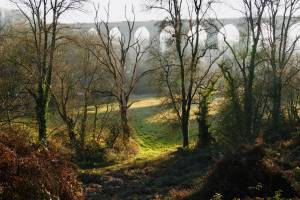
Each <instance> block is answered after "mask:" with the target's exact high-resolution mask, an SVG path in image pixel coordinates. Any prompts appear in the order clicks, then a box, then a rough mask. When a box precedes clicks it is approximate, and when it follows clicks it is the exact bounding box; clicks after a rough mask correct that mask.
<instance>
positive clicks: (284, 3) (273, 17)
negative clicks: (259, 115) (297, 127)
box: [262, 0, 300, 135]
mask: <svg viewBox="0 0 300 200" xmlns="http://www.w3.org/2000/svg"><path fill="white" fill-rule="evenodd" d="M267 8H268V12H267V14H266V22H265V26H266V27H265V29H266V31H265V35H263V37H264V40H263V41H262V45H263V47H264V51H265V54H266V57H267V59H268V64H269V66H270V68H271V69H270V71H269V73H270V74H271V90H270V92H271V94H270V98H271V104H272V108H271V116H272V121H271V131H272V132H273V133H274V134H276V135H278V134H279V132H280V127H281V124H282V122H281V121H282V120H283V118H282V114H283V111H282V93H283V92H282V90H283V88H284V87H286V86H287V84H288V83H289V82H290V81H291V79H292V78H293V77H295V76H296V75H297V74H298V72H299V70H300V68H299V64H298V62H297V61H298V60H295V59H296V57H295V53H296V52H295V49H296V47H297V43H298V41H299V36H296V37H294V38H293V37H292V36H291V35H290V34H291V32H292V28H293V25H295V24H296V23H297V20H296V15H298V11H299V9H300V1H299V0H278V1H271V0H269V2H268V7H267ZM295 61H296V62H295Z"/></svg>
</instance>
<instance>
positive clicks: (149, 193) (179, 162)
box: [80, 149, 212, 200]
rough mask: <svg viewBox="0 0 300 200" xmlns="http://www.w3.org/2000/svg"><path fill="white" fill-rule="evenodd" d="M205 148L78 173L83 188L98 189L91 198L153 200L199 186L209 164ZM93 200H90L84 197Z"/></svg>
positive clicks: (209, 160)
mask: <svg viewBox="0 0 300 200" xmlns="http://www.w3.org/2000/svg"><path fill="white" fill-rule="evenodd" d="M211 155H212V152H211V151H210V150H208V149H206V150H199V151H190V150H182V149H178V150H177V151H176V152H173V153H169V154H167V155H165V156H163V157H161V159H158V160H154V161H145V162H136V163H131V164H130V165H129V166H120V168H118V169H112V170H107V171H104V172H102V173H97V171H95V170H93V171H91V172H90V173H89V172H85V173H83V174H81V176H80V178H81V180H82V181H83V183H84V184H85V185H89V184H99V185H101V187H102V190H101V192H99V193H98V196H97V198H95V199H122V200H123V199H124V200H126V199H141V200H147V199H155V198H164V197H167V196H170V195H171V196H172V191H173V190H176V191H179V190H191V189H193V187H194V186H195V185H200V184H201V182H202V179H203V177H204V176H205V174H206V172H207V171H208V169H209V168H210V166H211V164H212V156H211ZM88 199H93V198H88Z"/></svg>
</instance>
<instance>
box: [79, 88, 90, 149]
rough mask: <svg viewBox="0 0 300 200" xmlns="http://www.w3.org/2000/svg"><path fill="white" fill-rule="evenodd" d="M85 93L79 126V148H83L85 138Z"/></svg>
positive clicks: (86, 108) (86, 107) (86, 109)
mask: <svg viewBox="0 0 300 200" xmlns="http://www.w3.org/2000/svg"><path fill="white" fill-rule="evenodd" d="M87 111H88V105H87V94H85V95H84V107H83V117H82V120H81V128H80V148H81V149H84V145H85V138H86V123H87Z"/></svg>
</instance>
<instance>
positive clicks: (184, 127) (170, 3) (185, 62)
mask: <svg viewBox="0 0 300 200" xmlns="http://www.w3.org/2000/svg"><path fill="white" fill-rule="evenodd" d="M184 3H186V6H187V7H188V13H189V18H188V19H187V20H185V19H184V14H185V10H184V5H183V4H184ZM212 3H213V1H205V0H195V1H183V0H162V1H154V0H153V1H152V0H149V1H148V5H147V6H148V8H149V9H158V10H162V11H164V12H165V13H166V14H167V17H166V19H165V20H164V21H163V24H166V25H169V26H171V27H172V30H171V31H170V35H172V38H171V39H170V41H169V43H170V44H173V48H172V49H171V51H169V52H167V53H163V54H160V55H157V54H156V55H155V57H157V58H159V60H158V62H159V65H160V66H161V67H162V68H163V73H164V80H165V83H166V85H167V88H168V93H169V97H170V100H171V105H172V106H173V109H174V111H175V112H176V115H177V119H178V121H179V123H180V125H181V132H182V136H183V147H186V146H188V145H189V121H190V115H191V107H192V103H193V99H194V97H195V95H196V94H197V91H198V90H199V88H200V86H201V85H202V83H203V80H204V79H205V78H206V76H207V75H208V74H209V73H210V70H211V67H212V66H213V64H214V63H215V62H216V61H217V60H218V58H219V57H220V55H217V56H216V57H215V58H214V59H211V60H210V62H208V63H205V61H204V58H205V56H207V55H208V54H209V49H211V45H210V44H208V43H206V42H202V41H201V31H205V30H206V29H205V28H203V27H205V25H207V24H208V23H209V22H208V18H209V17H208V12H209V10H210V9H211V5H212ZM169 46H170V45H169ZM158 52H159V51H158ZM178 82H179V85H176V83H178Z"/></svg>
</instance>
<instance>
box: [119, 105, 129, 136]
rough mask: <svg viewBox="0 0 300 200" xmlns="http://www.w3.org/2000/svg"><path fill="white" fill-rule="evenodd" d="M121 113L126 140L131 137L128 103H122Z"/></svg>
mask: <svg viewBox="0 0 300 200" xmlns="http://www.w3.org/2000/svg"><path fill="white" fill-rule="evenodd" d="M120 115H121V124H122V131H123V139H124V141H128V140H129V137H130V127H129V125H128V116H127V105H124V103H122V102H121V103H120Z"/></svg>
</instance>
